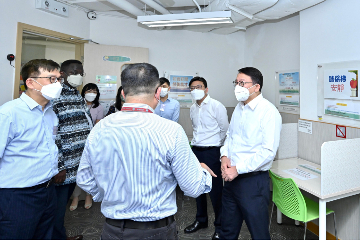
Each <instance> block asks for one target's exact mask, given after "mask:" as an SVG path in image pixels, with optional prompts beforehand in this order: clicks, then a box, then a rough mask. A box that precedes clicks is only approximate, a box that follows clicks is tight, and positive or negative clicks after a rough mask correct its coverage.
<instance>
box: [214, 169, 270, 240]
mask: <svg viewBox="0 0 360 240" xmlns="http://www.w3.org/2000/svg"><path fill="white" fill-rule="evenodd" d="M269 202H270V188H269V172H268V171H263V172H258V174H256V175H248V174H247V175H246V177H244V175H243V176H242V175H239V176H238V177H236V178H235V179H234V180H233V181H231V182H225V185H224V189H223V198H222V203H223V208H222V219H221V220H222V222H221V232H220V236H221V239H227V240H231V239H238V237H239V233H240V230H241V225H242V223H243V221H244V220H245V222H246V225H247V227H248V229H249V231H250V234H251V237H252V239H270V233H269V210H268V207H269Z"/></svg>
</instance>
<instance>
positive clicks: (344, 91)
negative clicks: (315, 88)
mask: <svg viewBox="0 0 360 240" xmlns="http://www.w3.org/2000/svg"><path fill="white" fill-rule="evenodd" d="M324 98H336V99H349V100H360V98H359V90H358V70H357V69H354V68H348V69H328V70H324Z"/></svg>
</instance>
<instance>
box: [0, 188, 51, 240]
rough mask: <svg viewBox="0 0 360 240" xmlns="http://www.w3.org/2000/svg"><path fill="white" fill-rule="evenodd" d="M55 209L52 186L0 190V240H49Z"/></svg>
mask: <svg viewBox="0 0 360 240" xmlns="http://www.w3.org/2000/svg"><path fill="white" fill-rule="evenodd" d="M55 209H56V195H55V187H54V185H52V186H49V187H48V188H44V187H43V188H32V189H26V188H25V189H22V188H2V189H0V239H51V235H52V232H53V226H54V216H55Z"/></svg>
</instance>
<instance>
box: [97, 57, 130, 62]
mask: <svg viewBox="0 0 360 240" xmlns="http://www.w3.org/2000/svg"><path fill="white" fill-rule="evenodd" d="M103 60H104V61H110V62H130V61H131V59H130V58H129V57H123V56H104V57H103Z"/></svg>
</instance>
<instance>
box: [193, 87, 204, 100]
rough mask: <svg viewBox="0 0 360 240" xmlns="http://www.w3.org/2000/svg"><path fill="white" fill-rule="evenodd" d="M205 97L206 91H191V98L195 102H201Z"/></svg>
mask: <svg viewBox="0 0 360 240" xmlns="http://www.w3.org/2000/svg"><path fill="white" fill-rule="evenodd" d="M204 96H205V91H204V90H200V89H194V90H192V91H191V97H192V98H193V99H194V100H200V99H202V98H203V97H204Z"/></svg>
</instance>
